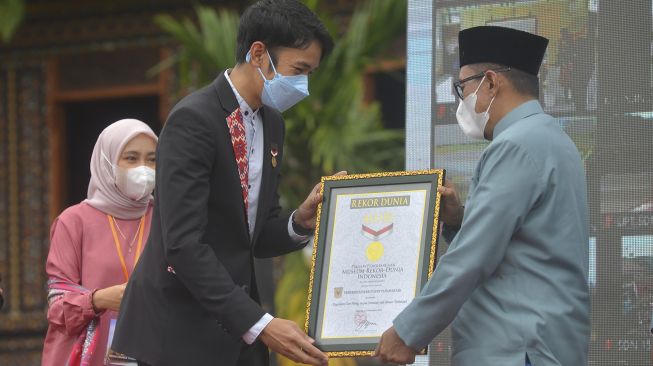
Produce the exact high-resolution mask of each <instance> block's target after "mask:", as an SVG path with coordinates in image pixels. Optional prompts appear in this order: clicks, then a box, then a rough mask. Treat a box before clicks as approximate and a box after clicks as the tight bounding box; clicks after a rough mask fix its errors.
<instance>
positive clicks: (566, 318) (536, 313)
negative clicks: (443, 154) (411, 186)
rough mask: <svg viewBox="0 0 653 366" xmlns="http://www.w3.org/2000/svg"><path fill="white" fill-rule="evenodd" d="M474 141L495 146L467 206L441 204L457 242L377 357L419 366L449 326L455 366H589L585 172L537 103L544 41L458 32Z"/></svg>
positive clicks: (486, 31)
mask: <svg viewBox="0 0 653 366" xmlns="http://www.w3.org/2000/svg"><path fill="white" fill-rule="evenodd" d="M459 43H460V65H461V69H460V75H459V76H460V81H458V82H456V83H455V84H454V86H455V88H456V92H457V93H458V95H459V97H460V99H461V101H460V106H459V107H458V111H457V113H456V117H457V119H458V123H459V125H460V127H461V128H462V130H463V132H465V133H466V134H467V135H468V136H470V137H473V138H478V139H482V138H485V139H487V140H490V141H491V143H490V144H489V145H488V146H487V148H486V149H485V151H484V152H483V154H482V156H481V158H480V160H479V162H478V164H477V166H476V171H475V173H474V177H473V179H472V182H471V186H470V190H469V194H468V197H467V201H466V204H465V207H464V208H463V207H462V206H461V205H460V203H459V201H458V200H457V196H456V194H455V191H454V190H453V187H446V188H444V189H442V190H441V191H440V192H441V193H442V194H443V197H444V202H445V203H444V211H443V216H442V217H443V220H444V223H445V228H444V230H445V235H446V236H449V237H450V238H451V239H452V240H451V244H450V246H449V249H448V251H447V253H446V254H445V255H444V256H442V258H441V260H440V262H439V263H438V266H437V268H436V269H435V272H434V273H433V276H432V277H431V279H430V280H429V282H428V283H427V284H426V285H425V286H424V289H423V290H422V292H421V294H420V295H419V296H417V297H416V298H415V299H414V301H413V302H412V303H411V304H409V305H408V307H407V308H406V309H405V310H404V311H403V312H401V313H400V314H399V315H398V316H397V317H396V318H395V320H394V322H393V324H394V326H393V327H391V328H390V329H388V330H387V331H386V332H385V333H384V334H383V336H382V338H381V341H380V343H379V346H378V347H377V351H376V354H377V356H379V357H380V358H381V360H383V361H386V362H394V363H400V364H404V363H411V362H413V361H414V358H415V354H416V352H417V351H418V350H421V349H424V348H425V347H426V346H427V345H428V344H429V342H430V341H431V340H432V339H433V338H434V337H435V336H436V335H438V334H439V333H440V332H442V331H443V330H444V329H445V328H446V327H447V326H448V325H449V324H450V323H452V338H453V350H452V356H451V361H452V365H454V366H477V365H484V366H524V365H530V364H531V363H532V365H533V366H549V365H550V366H554V365H555V366H560V365H565V366H566V365H586V364H587V353H588V344H589V335H590V319H589V312H590V297H589V289H588V286H587V277H588V267H589V253H588V252H589V250H588V249H589V245H588V244H589V233H588V213H587V192H586V182H585V173H584V168H583V163H582V161H581V159H580V155H579V153H578V150H577V149H576V146H575V145H574V143H573V142H572V141H571V140H570V139H569V137H568V136H567V135H566V134H565V133H564V131H562V129H561V128H560V126H559V124H558V123H557V121H556V120H555V119H554V118H553V117H551V116H549V115H547V114H545V113H544V111H543V110H542V107H541V105H540V103H539V102H538V101H537V98H538V93H539V85H538V80H537V74H538V70H539V67H540V64H541V61H542V58H543V55H544V52H545V50H546V46H547V43H548V40H546V39H545V38H543V37H540V36H536V35H533V34H530V33H527V32H522V31H517V30H514V29H508V28H502V27H487V26H485V27H476V28H470V29H466V30H463V31H461V32H460V34H459Z"/></svg>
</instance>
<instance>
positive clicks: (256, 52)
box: [249, 41, 267, 68]
mask: <svg viewBox="0 0 653 366" xmlns="http://www.w3.org/2000/svg"><path fill="white" fill-rule="evenodd" d="M266 50H267V47H265V44H264V43H263V42H261V41H256V42H254V43H252V45H251V46H250V47H249V56H250V60H249V63H250V64H252V66H254V67H260V68H263V66H264V65H265V64H267V63H266V62H265V60H266V59H267V54H266V53H265V51H266Z"/></svg>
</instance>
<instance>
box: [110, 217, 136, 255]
mask: <svg viewBox="0 0 653 366" xmlns="http://www.w3.org/2000/svg"><path fill="white" fill-rule="evenodd" d="M113 223H114V224H115V225H116V228H117V229H118V232H119V233H120V236H122V238H123V240H127V237H126V236H125V234H123V232H122V230H120V225H118V222H117V221H116V219H115V218H113ZM139 227H140V226H139ZM138 232H139V230H138V229H136V234H134V237H133V238H132V241H131V243H129V247H128V249H127V253H131V252H132V248H133V247H134V242H135V241H136V237H137V236H138Z"/></svg>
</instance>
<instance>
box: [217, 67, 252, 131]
mask: <svg viewBox="0 0 653 366" xmlns="http://www.w3.org/2000/svg"><path fill="white" fill-rule="evenodd" d="M229 71H230V70H225V72H224V76H225V77H226V78H227V82H229V86H231V90H233V92H234V95H235V96H236V101H237V102H238V105H239V106H240V112H241V113H242V114H243V117H244V118H245V119H247V120H253V119H254V117H256V115H257V114H258V111H259V109H260V108H259V109H257V110H253V109H252V107H250V106H249V104H247V102H246V101H245V99H244V98H243V97H242V96H241V95H240V93H238V90H236V87H235V86H234V83H232V82H231V78H230V77H229Z"/></svg>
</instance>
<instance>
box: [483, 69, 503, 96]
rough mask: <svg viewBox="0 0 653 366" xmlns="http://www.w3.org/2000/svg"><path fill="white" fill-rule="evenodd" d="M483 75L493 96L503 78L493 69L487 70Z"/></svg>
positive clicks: (501, 84)
mask: <svg viewBox="0 0 653 366" xmlns="http://www.w3.org/2000/svg"><path fill="white" fill-rule="evenodd" d="M485 75H486V76H485V77H486V78H487V83H488V89H489V91H490V93H491V94H492V96H495V95H496V93H497V91H498V90H499V88H500V87H501V86H503V79H502V78H501V77H499V74H497V73H496V72H494V71H488V72H487V73H486V74H485Z"/></svg>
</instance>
